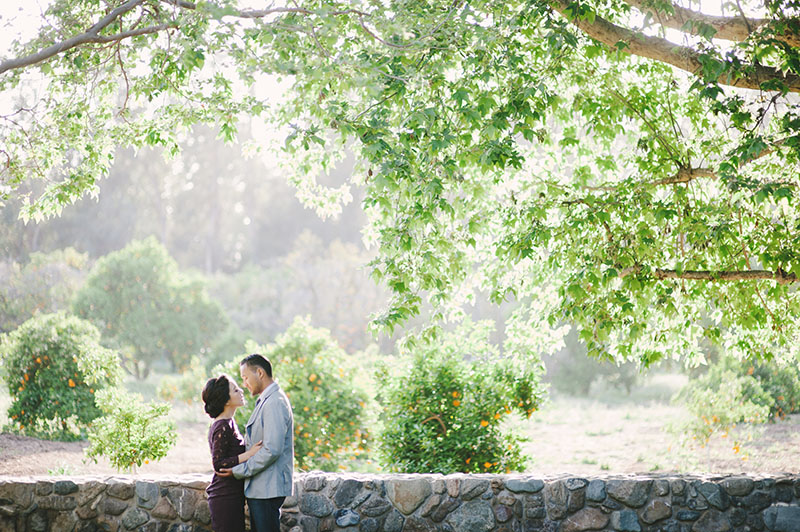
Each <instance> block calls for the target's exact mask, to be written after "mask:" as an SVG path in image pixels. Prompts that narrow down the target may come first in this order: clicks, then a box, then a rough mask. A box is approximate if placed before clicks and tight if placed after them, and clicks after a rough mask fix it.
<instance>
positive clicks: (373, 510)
mask: <svg viewBox="0 0 800 532" xmlns="http://www.w3.org/2000/svg"><path fill="white" fill-rule="evenodd" d="M209 480H210V479H209V478H208V477H207V476H204V475H193V476H185V477H175V478H162V479H141V478H139V479H136V478H128V477H110V478H99V477H93V478H71V479H11V478H5V479H4V478H2V477H0V532H22V531H26V532H27V531H33V532H99V531H108V532H128V531H140V532H210V522H211V517H210V513H209V510H208V503H207V500H206V498H205V487H206V485H207V483H208V481H209ZM281 526H282V530H283V531H284V532H333V531H339V530H347V531H350V532H489V531H496V532H543V531H544V532H583V531H589V530H605V531H614V532H661V531H663V532H690V531H691V532H728V531H734V532H738V531H750V530H752V531H763V532H769V531H774V532H800V478H799V477H792V476H785V477H774V478H751V477H746V476H733V477H722V478H700V477H688V476H684V477H669V476H661V477H636V476H626V477H613V476H609V477H604V478H592V479H586V478H579V477H568V476H566V477H560V478H553V479H540V478H535V477H532V476H530V475H448V476H442V475H355V474H333V473H321V472H311V473H303V474H297V475H296V481H295V494H294V495H293V496H291V497H288V498H287V499H286V501H285V503H284V509H283V515H282V518H281Z"/></svg>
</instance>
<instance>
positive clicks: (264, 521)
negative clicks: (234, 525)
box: [247, 497, 286, 532]
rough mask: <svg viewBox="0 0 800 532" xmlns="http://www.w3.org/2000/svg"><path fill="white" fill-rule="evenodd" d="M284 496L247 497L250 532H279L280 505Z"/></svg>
mask: <svg viewBox="0 0 800 532" xmlns="http://www.w3.org/2000/svg"><path fill="white" fill-rule="evenodd" d="M285 498H286V497H275V498H274V499H247V507H248V508H249V509H250V530H251V531H252V532H281V505H282V504H283V500H284V499H285Z"/></svg>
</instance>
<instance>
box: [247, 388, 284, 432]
mask: <svg viewBox="0 0 800 532" xmlns="http://www.w3.org/2000/svg"><path fill="white" fill-rule="evenodd" d="M277 389H278V384H277V383H275V385H274V386H273V385H270V386H269V387H268V388H267V389H266V390H264V391H263V392H261V395H260V396H259V397H258V401H257V403H256V407H255V408H254V409H253V413H252V414H250V419H248V420H247V425H246V428H247V431H248V432H250V430H249V429H250V425H252V424H253V423H255V421H256V419H258V417H259V416H260V415H261V409H262V408H264V403H266V402H267V399H269V397H270V396H271V395H272V394H273V393H275V391H276V390H277Z"/></svg>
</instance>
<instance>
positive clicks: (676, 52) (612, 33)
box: [552, 0, 800, 92]
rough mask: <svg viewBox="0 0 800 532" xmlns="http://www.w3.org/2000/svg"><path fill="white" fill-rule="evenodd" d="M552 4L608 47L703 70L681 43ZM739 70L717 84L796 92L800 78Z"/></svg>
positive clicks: (560, 1) (563, 2)
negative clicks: (773, 83) (773, 84)
mask: <svg viewBox="0 0 800 532" xmlns="http://www.w3.org/2000/svg"><path fill="white" fill-rule="evenodd" d="M552 5H553V8H554V9H555V10H556V11H557V12H559V13H560V14H561V15H563V16H564V17H565V18H566V19H567V20H569V21H570V23H572V24H574V25H575V26H576V27H577V28H578V29H580V30H581V31H583V32H584V33H585V34H586V35H588V36H589V37H591V38H592V39H595V40H597V41H600V42H602V43H603V44H606V45H608V46H610V47H612V48H616V47H618V46H619V45H620V44H623V45H624V46H623V47H621V50H622V51H624V52H626V53H628V54H631V55H636V56H639V57H646V58H648V59H653V60H655V61H659V62H661V63H666V64H668V65H672V66H674V67H677V68H679V69H681V70H684V71H686V72H689V73H690V74H694V75H698V74H699V73H700V72H701V71H702V69H703V65H702V63H701V61H700V57H701V53H700V52H698V51H697V50H695V49H693V48H691V47H689V46H681V45H678V44H675V43H673V42H671V41H668V40H667V39H663V38H661V37H653V36H650V35H644V34H643V33H641V32H637V31H633V30H631V29H628V28H623V27H622V26H618V25H616V24H612V23H611V22H609V21H607V20H605V19H604V18H602V17H599V16H596V17H595V18H594V20H592V21H589V20H588V19H587V20H581V19H579V18H576V17H574V16H573V14H572V13H571V11H570V2H569V1H567V0H555V1H554V2H553V4H552ZM743 72H744V73H743V75H742V77H733V76H724V75H723V76H722V77H721V78H720V79H719V80H718V82H719V83H720V84H721V85H728V86H732V87H741V88H744V89H755V90H760V89H761V83H763V82H765V81H769V80H780V81H782V82H783V83H784V84H785V85H786V87H787V89H788V90H789V91H790V92H800V77H798V76H796V75H794V74H788V75H784V74H783V73H781V72H780V71H778V70H776V69H774V68H771V67H768V66H763V65H750V66H748V67H747V68H746V69H743Z"/></svg>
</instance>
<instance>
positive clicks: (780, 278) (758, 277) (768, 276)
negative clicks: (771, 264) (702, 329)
mask: <svg viewBox="0 0 800 532" xmlns="http://www.w3.org/2000/svg"><path fill="white" fill-rule="evenodd" d="M643 269H644V268H643V267H642V266H641V265H639V266H633V267H630V268H625V269H624V270H622V271H620V272H619V276H620V277H626V276H628V275H631V274H635V273H640V272H641V271H643ZM650 273H651V274H652V275H653V277H654V278H656V279H659V280H663V279H686V280H692V281H724V282H730V281H775V282H777V283H778V284H792V283H796V282H797V281H798V278H797V276H796V275H795V274H794V273H786V272H785V271H783V270H781V269H778V270H777V271H774V272H772V271H769V270H741V271H740V270H716V271H713V270H686V271H682V272H679V271H678V270H665V269H661V268H656V269H654V270H651V271H650Z"/></svg>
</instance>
